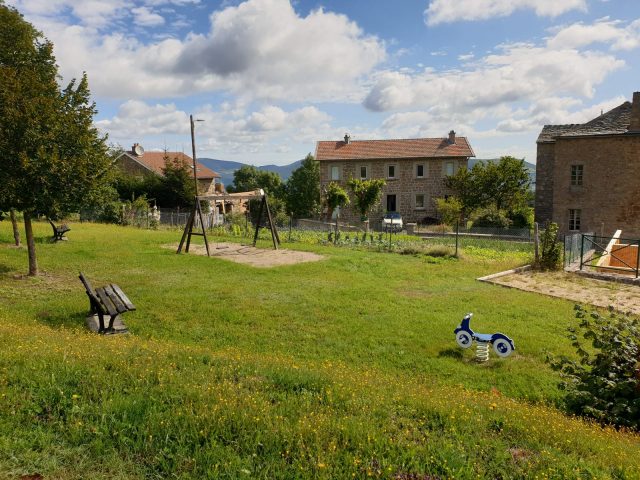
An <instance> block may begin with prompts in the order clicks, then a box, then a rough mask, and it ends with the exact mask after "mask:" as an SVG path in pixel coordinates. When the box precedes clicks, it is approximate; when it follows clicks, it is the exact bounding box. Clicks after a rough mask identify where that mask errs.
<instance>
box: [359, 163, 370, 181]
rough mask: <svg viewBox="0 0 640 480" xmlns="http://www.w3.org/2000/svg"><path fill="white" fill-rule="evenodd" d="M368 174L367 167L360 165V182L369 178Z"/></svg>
mask: <svg viewBox="0 0 640 480" xmlns="http://www.w3.org/2000/svg"><path fill="white" fill-rule="evenodd" d="M368 173H369V172H367V167H366V166H365V165H362V166H361V167H360V178H361V179H362V180H364V179H365V178H369V175H368Z"/></svg>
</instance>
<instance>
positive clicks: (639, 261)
mask: <svg viewBox="0 0 640 480" xmlns="http://www.w3.org/2000/svg"><path fill="white" fill-rule="evenodd" d="M636 244H637V249H636V250H637V251H638V255H637V257H636V278H638V274H639V273H640V241H638V242H637V243H636Z"/></svg>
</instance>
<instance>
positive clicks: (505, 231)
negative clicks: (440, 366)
mask: <svg viewBox="0 0 640 480" xmlns="http://www.w3.org/2000/svg"><path fill="white" fill-rule="evenodd" d="M414 231H415V233H417V234H420V235H423V234H426V235H442V236H447V235H455V234H456V229H455V227H453V228H452V227H450V226H448V225H433V226H417V227H416V229H415V230H414ZM458 233H459V234H460V235H465V236H474V237H477V238H497V239H505V240H517V241H525V242H533V231H532V230H531V229H529V228H499V227H470V228H465V227H462V226H460V227H458Z"/></svg>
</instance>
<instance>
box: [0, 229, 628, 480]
mask: <svg viewBox="0 0 640 480" xmlns="http://www.w3.org/2000/svg"><path fill="white" fill-rule="evenodd" d="M180 234H181V232H179V231H176V230H174V231H166V230H165V231H146V230H138V229H134V228H123V227H116V226H104V225H94V224H80V223H76V224H73V225H72V231H71V232H69V234H68V237H69V241H68V242H59V243H57V244H51V243H48V242H47V241H46V237H47V236H49V235H50V228H49V226H48V225H47V224H36V235H37V236H38V237H39V239H41V242H40V243H38V245H37V248H38V259H39V264H40V268H41V270H42V271H43V272H44V273H43V275H41V276H39V277H37V278H28V277H24V276H23V274H24V273H25V272H26V270H27V257H26V251H25V250H24V249H16V248H15V247H12V246H11V241H12V235H11V227H10V224H9V223H8V222H1V223H0V478H20V477H21V476H22V475H27V474H29V475H33V474H36V473H38V474H41V475H43V476H44V478H56V479H72V478H78V479H86V478H91V479H96V478H158V479H160V478H198V479H203V478H230V479H231V478H269V479H271V478H368V477H374V478H378V477H379V478H394V479H395V478H397V479H427V478H536V477H537V478H640V436H638V435H637V434H633V433H629V432H619V431H616V430H613V429H608V428H606V429H603V428H601V427H599V426H597V425H594V424H592V423H588V422H585V421H582V420H580V419H576V418H572V417H569V416H565V415H563V414H562V413H561V412H560V411H559V410H558V409H557V406H558V405H559V404H560V403H559V402H560V399H561V392H559V391H558V389H557V387H556V385H557V383H558V377H557V374H556V373H555V372H553V371H551V370H550V369H549V368H548V366H547V365H546V364H545V361H544V359H545V355H546V352H551V353H554V354H562V353H564V354H571V347H570V346H569V344H568V341H567V340H566V337H565V330H566V328H567V326H569V325H570V324H571V323H572V322H574V320H573V311H572V310H573V305H572V304H570V303H569V302H566V301H562V300H558V299H553V298H548V297H545V296H541V295H536V294H532V293H526V292H520V291H516V290H510V289H505V288H500V287H496V286H492V285H487V284H483V283H480V282H477V281H476V280H475V278H476V277H479V276H482V275H486V274H489V273H493V272H497V271H500V270H504V269H507V268H511V267H514V266H517V265H519V264H522V263H523V262H524V261H526V258H527V255H528V254H527V253H523V251H522V250H523V248H526V247H517V246H512V247H508V248H503V249H502V251H498V250H496V249H495V248H493V246H492V245H489V244H484V245H471V244H469V245H467V248H466V250H464V258H463V259H461V260H456V259H444V260H443V259H436V260H434V259H433V258H430V257H426V256H424V255H422V256H413V255H399V254H390V253H381V252H372V251H367V250H365V249H358V248H341V247H333V246H322V245H312V244H304V243H295V244H290V245H286V244H285V245H284V246H285V247H287V248H297V249H304V250H309V251H313V252H316V253H319V254H321V255H324V256H325V257H326V258H325V260H323V261H320V262H314V263H306V264H298V265H293V266H284V267H277V268H272V269H256V268H253V267H249V266H243V265H240V264H236V263H232V262H229V261H225V260H221V259H216V258H207V257H202V256H195V255H184V254H183V255H176V254H175V251H174V250H170V249H164V248H161V247H162V246H163V245H166V244H169V243H177V242H178V240H179V238H180ZM282 237H283V240H284V239H286V235H282ZM196 241H199V239H198V238H196ZM213 241H215V240H213ZM263 245H264V246H265V247H268V245H269V243H268V242H267V241H266V240H264V241H263ZM463 247H464V245H463ZM79 271H83V272H84V273H85V274H86V275H87V277H88V278H89V279H90V280H91V281H92V282H93V283H94V286H99V285H101V284H104V283H107V282H115V283H118V284H119V285H120V286H121V287H122V289H123V290H124V291H125V292H126V293H127V295H128V296H129V298H131V300H132V301H133V302H134V303H135V304H136V306H137V308H138V310H137V311H136V312H131V313H128V314H126V315H125V316H124V320H125V322H126V323H127V325H128V326H129V329H130V330H131V332H132V334H131V335H127V336H124V335H123V336H108V337H101V336H97V335H94V334H91V333H88V332H87V331H86V330H85V328H84V326H83V325H84V316H85V314H86V311H87V308H88V300H87V297H86V295H85V293H84V289H83V287H82V284H81V283H80V281H79V280H78V278H77V275H78V272H79ZM470 311H471V312H473V313H474V319H473V321H472V327H474V328H475V329H477V330H478V331H481V332H487V333H492V332H494V331H503V332H504V333H506V334H508V335H509V336H511V337H512V338H513V339H514V340H515V343H516V348H517V350H516V352H515V353H514V354H513V355H512V356H511V357H509V358H507V359H498V358H496V357H495V356H494V355H493V356H492V358H491V360H490V361H489V362H488V363H486V364H477V363H475V362H474V360H473V356H474V355H473V352H472V351H462V350H460V349H459V348H458V347H457V345H456V343H455V340H454V335H453V329H454V328H455V327H456V326H457V325H458V323H459V321H460V320H461V318H462V316H463V315H464V314H465V313H467V312H470Z"/></svg>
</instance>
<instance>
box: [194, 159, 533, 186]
mask: <svg viewBox="0 0 640 480" xmlns="http://www.w3.org/2000/svg"><path fill="white" fill-rule="evenodd" d="M497 160H498V159H497V158H486V159H482V158H470V159H469V168H473V166H474V165H475V164H476V163H478V162H491V161H497ZM198 161H199V162H200V163H202V164H203V165H204V166H205V167H209V168H210V169H211V170H213V171H214V172H217V173H219V174H220V175H221V176H222V179H221V182H222V183H223V184H224V185H231V184H232V183H233V172H235V171H236V170H238V169H239V168H240V167H243V166H244V165H248V164H246V163H241V162H232V161H229V160H217V159H215V158H199V159H198ZM301 163H302V160H298V161H297V162H293V163H290V164H289V165H263V166H261V167H258V168H259V169H260V170H267V171H268V172H276V173H277V174H278V175H280V177H281V178H282V180H283V181H286V180H287V179H288V178H289V176H290V175H291V172H293V171H294V170H295V169H296V168H298V167H299V166H300V164H301ZM524 165H525V167H527V169H528V170H529V178H530V179H531V183H532V184H535V182H536V166H535V165H534V164H533V163H529V162H527V161H525V162H524Z"/></svg>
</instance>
